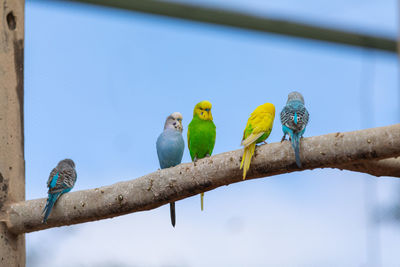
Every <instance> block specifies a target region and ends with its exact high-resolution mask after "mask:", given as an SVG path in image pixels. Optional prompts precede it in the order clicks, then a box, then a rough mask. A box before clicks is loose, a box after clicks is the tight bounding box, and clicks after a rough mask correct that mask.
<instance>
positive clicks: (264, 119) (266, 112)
mask: <svg viewBox="0 0 400 267" xmlns="http://www.w3.org/2000/svg"><path fill="white" fill-rule="evenodd" d="M274 118H275V106H274V105H273V104H271V103H265V104H263V105H261V106H258V107H257V108H256V109H255V110H254V111H253V113H251V115H250V118H249V119H248V120H247V124H246V128H245V129H244V133H243V139H242V143H241V145H242V146H244V151H243V157H242V162H241V163H240V169H242V168H243V180H244V179H246V173H247V171H248V170H249V168H250V162H251V158H252V157H253V154H254V150H255V148H256V144H258V143H261V142H265V140H266V139H267V138H268V136H269V134H270V133H271V131H272V126H273V124H274Z"/></svg>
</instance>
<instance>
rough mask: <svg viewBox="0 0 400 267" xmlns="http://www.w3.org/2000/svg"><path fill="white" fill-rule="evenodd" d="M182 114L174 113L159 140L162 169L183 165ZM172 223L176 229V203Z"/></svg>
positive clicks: (167, 120) (158, 153) (173, 206)
mask: <svg viewBox="0 0 400 267" xmlns="http://www.w3.org/2000/svg"><path fill="white" fill-rule="evenodd" d="M182 131H183V127H182V114H181V113H179V112H174V113H172V114H171V115H170V116H168V118H167V119H166V121H165V125H164V131H163V132H162V133H161V134H160V136H159V137H158V139H157V143H156V147H157V155H158V160H159V161H160V167H161V169H165V168H170V167H174V166H176V165H178V164H180V163H181V161H182V156H183V150H184V149H185V143H184V141H183V137H182ZM170 212H171V223H172V226H173V227H175V202H171V203H170Z"/></svg>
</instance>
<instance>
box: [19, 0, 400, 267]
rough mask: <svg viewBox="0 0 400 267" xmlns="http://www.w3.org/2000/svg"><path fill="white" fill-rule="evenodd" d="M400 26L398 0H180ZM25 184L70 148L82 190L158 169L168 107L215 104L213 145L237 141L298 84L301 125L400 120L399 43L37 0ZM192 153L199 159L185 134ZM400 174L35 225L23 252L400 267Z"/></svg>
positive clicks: (256, 190)
mask: <svg viewBox="0 0 400 267" xmlns="http://www.w3.org/2000/svg"><path fill="white" fill-rule="evenodd" d="M181 2H184V3H188V4H197V5H205V6H213V7H218V8H226V9H231V10H236V11H240V12H244V13H248V14H255V15H258V16H269V17H273V18H280V19H287V20H294V21H300V22H304V23H308V24H311V25H317V26H323V27H332V28H337V29H342V30H347V31H354V32H358V33H366V34H371V35H376V36H382V37H387V38H392V39H397V35H398V34H397V32H398V25H399V23H398V10H399V9H398V6H397V3H396V1H395V0H336V1H326V0H303V1H295V0H269V1H263V0H229V1H226V0H202V1H199V0H182V1H181ZM25 12H26V28H25V38H26V39H25V160H26V192H27V195H26V197H27V199H33V198H43V197H46V196H47V188H46V182H47V179H48V175H49V173H50V171H51V169H52V168H53V167H54V166H55V165H56V164H57V162H58V161H59V160H61V159H63V158H66V157H70V158H72V159H74V161H75V162H76V165H77V171H78V180H77V183H76V185H75V188H74V190H83V189H89V188H95V187H99V186H103V185H109V184H113V183H116V182H118V181H122V180H130V179H134V178H137V177H140V176H142V175H144V174H147V173H150V172H153V171H155V170H157V169H158V168H159V164H158V159H157V154H156V149H155V142H156V139H157V137H158V135H159V134H160V133H161V131H162V130H163V125H164V121H165V118H166V117H167V116H168V115H169V114H170V113H172V112H174V111H179V112H181V113H182V114H183V118H184V119H183V124H184V128H185V129H184V136H185V142H186V130H187V125H188V124H189V122H190V120H191V118H192V113H193V107H194V105H195V104H196V103H197V102H199V101H201V100H209V101H211V102H212V104H213V110H212V112H213V117H214V122H215V124H216V126H217V139H216V145H215V149H214V154H218V153H221V152H225V151H230V150H236V149H239V148H240V146H239V144H240V141H241V137H242V131H243V129H244V127H245V124H246V121H247V118H248V116H249V115H250V113H251V112H252V111H253V110H254V109H255V108H256V107H257V106H258V105H260V104H263V103H265V102H271V103H274V104H275V106H276V109H277V116H276V118H275V124H274V128H273V131H272V133H271V136H270V137H269V139H268V141H269V142H278V141H280V139H281V137H282V130H281V126H280V121H279V116H278V113H279V112H280V110H281V109H282V107H283V106H284V105H285V102H286V98H287V94H288V93H289V92H291V91H293V90H297V91H300V92H301V93H302V94H303V95H304V97H305V101H306V106H307V109H308V110H309V112H310V122H309V126H308V128H307V131H306V133H305V136H306V137H308V136H315V135H322V134H327V133H331V132H338V131H352V130H358V129H363V128H368V127H377V126H386V125H390V124H394V123H398V122H399V119H400V108H399V107H400V93H399V92H400V90H399V84H398V83H399V81H398V74H399V69H398V57H397V56H396V54H395V53H390V52H384V51H378V50H370V49H365V48H357V47H350V46H345V45H337V44H330V43H326V42H318V41H310V40H304V39H297V38H291V37H287V36H280V35H274V34H262V33H257V32H252V31H245V30H238V29H234V28H228V27H223V26H215V25H209V24H201V23H196V22H189V21H183V20H177V19H173V18H165V17H160V16H153V15H147V14H143V13H136V12H129V11H124V10H117V9H109V8H104V7H98V6H91V5H84V4H79V3H72V2H63V1H49V0H27V1H26V10H25ZM183 162H190V156H189V152H188V150H187V149H186V150H185V153H184V158H183ZM399 206H400V180H399V179H396V178H389V177H380V178H375V177H372V176H369V175H365V174H359V173H354V172H349V171H339V170H333V169H323V170H313V171H303V172H297V173H291V174H285V175H278V176H274V177H270V178H267V179H257V180H252V181H247V182H243V183H237V184H233V185H230V186H226V187H221V188H218V189H216V190H213V191H211V192H207V193H206V194H205V211H204V212H201V211H200V199H199V196H195V197H192V198H188V199H184V200H182V201H179V202H177V204H176V210H177V225H176V228H173V227H172V226H171V224H170V219H169V206H168V205H166V206H163V207H160V208H158V209H156V210H152V211H148V212H140V213H133V214H130V215H126V216H121V217H117V218H113V219H108V220H103V221H99V222H92V223H86V224H80V225H75V226H70V227H61V228H53V229H50V230H46V231H40V232H35V233H30V234H27V235H26V240H27V266H364V267H365V266H373V267H375V266H400V256H399V248H400V209H399Z"/></svg>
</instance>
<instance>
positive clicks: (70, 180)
mask: <svg viewBox="0 0 400 267" xmlns="http://www.w3.org/2000/svg"><path fill="white" fill-rule="evenodd" d="M60 177H61V178H62V179H59V180H60V187H62V188H64V189H65V188H72V187H74V185H75V181H76V171H75V169H73V168H68V169H64V170H62V171H60Z"/></svg>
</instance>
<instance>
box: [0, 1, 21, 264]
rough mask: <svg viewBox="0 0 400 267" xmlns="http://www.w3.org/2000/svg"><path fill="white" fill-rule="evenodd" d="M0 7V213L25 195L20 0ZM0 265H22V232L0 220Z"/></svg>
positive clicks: (4, 2)
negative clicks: (14, 231)
mask: <svg viewBox="0 0 400 267" xmlns="http://www.w3.org/2000/svg"><path fill="white" fill-rule="evenodd" d="M0 2H1V7H0V214H2V215H4V208H5V207H6V206H7V204H9V203H12V202H16V201H22V200H24V199H25V161H24V113H23V108H24V69H23V66H24V5H25V1H24V0H1V1H0ZM0 266H20V267H23V266H25V236H24V235H13V234H11V233H10V232H9V231H8V230H7V227H6V225H5V223H0Z"/></svg>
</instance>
